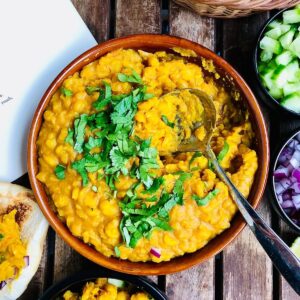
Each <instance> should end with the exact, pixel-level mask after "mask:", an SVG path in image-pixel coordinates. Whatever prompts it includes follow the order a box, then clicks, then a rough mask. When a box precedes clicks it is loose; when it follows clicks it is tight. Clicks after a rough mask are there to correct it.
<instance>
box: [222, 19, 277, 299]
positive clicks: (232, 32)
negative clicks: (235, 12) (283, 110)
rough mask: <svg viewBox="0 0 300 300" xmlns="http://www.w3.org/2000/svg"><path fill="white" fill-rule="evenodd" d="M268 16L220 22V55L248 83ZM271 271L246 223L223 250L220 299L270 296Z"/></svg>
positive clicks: (265, 208) (266, 213)
mask: <svg viewBox="0 0 300 300" xmlns="http://www.w3.org/2000/svg"><path fill="white" fill-rule="evenodd" d="M267 18H268V15H267V14H261V15H255V16H251V17H248V18H244V19H238V20H228V21H227V20H226V21H224V22H223V30H222V37H223V56H224V57H225V59H227V60H229V62H231V63H232V64H233V66H235V67H236V68H237V70H238V71H239V72H240V73H241V74H242V75H243V76H244V78H245V79H246V80H247V82H248V83H252V82H253V73H252V72H251V68H252V66H251V64H250V63H251V60H252V49H253V46H254V44H255V39H256V36H257V34H258V31H259V29H260V28H261V26H262V24H263V23H264V22H265V20H266V19H267ZM250 85H251V84H250ZM265 117H267V114H265ZM266 123H267V124H268V123H269V122H268V121H267V122H266ZM262 202H263V203H262V204H261V205H260V208H259V209H258V212H259V213H260V215H261V216H262V217H263V219H264V220H265V221H266V222H267V223H268V224H270V220H271V213H270V208H269V205H268V203H267V197H266V196H264V197H263V200H262ZM272 271H273V268H272V263H271V261H270V259H269V258H268V257H267V255H266V254H265V252H264V250H263V248H262V247H261V246H260V244H259V243H258V242H257V240H256V238H255V237H254V235H253V234H252V232H251V230H250V229H249V228H248V227H246V228H245V229H244V230H243V232H242V233H241V234H240V235H239V236H238V238H237V239H236V240H235V241H234V242H233V243H232V244H231V245H229V246H228V247H227V248H226V249H225V250H224V252H223V299H226V300H232V299H240V298H243V299H247V300H248V299H249V300H250V299H251V300H252V299H253V300H254V299H255V300H271V299H272V288H273V272H272Z"/></svg>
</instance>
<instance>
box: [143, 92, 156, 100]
mask: <svg viewBox="0 0 300 300" xmlns="http://www.w3.org/2000/svg"><path fill="white" fill-rule="evenodd" d="M153 97H154V95H153V94H149V93H147V94H144V99H143V100H149V99H151V98H153Z"/></svg>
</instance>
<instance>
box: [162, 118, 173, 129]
mask: <svg viewBox="0 0 300 300" xmlns="http://www.w3.org/2000/svg"><path fill="white" fill-rule="evenodd" d="M161 120H162V121H163V122H164V123H165V124H166V125H167V126H169V127H171V128H174V126H175V123H172V122H170V121H169V119H168V118H167V116H165V115H162V116H161Z"/></svg>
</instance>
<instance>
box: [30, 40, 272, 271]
mask: <svg viewBox="0 0 300 300" xmlns="http://www.w3.org/2000/svg"><path fill="white" fill-rule="evenodd" d="M136 43H142V44H143V47H144V48H146V47H150V48H151V47H152V48H155V49H156V50H158V49H170V48H172V47H182V48H187V49H193V50H194V51H195V52H196V53H197V54H198V55H199V56H201V57H204V58H208V59H211V60H213V61H214V64H215V65H217V66H218V67H219V68H222V69H223V70H224V71H226V74H229V75H230V79H231V80H233V81H234V82H235V83H236V85H237V86H238V89H239V91H240V92H241V93H242V94H243V96H244V98H246V99H247V105H248V107H249V110H250V109H251V112H252V115H253V118H254V120H255V121H256V122H257V131H258V135H259V137H258V138H259V139H260V140H259V141H260V143H261V144H259V146H260V149H261V161H262V165H263V166H262V167H261V169H259V170H260V178H258V173H256V179H255V181H256V184H257V188H256V189H255V190H253V188H252V189H251V194H250V197H251V200H252V201H251V205H252V206H253V207H254V208H256V207H257V205H258V204H259V202H260V201H261V199H262V196H263V192H264V189H265V186H266V181H267V175H268V170H269V157H270V155H269V140H268V134H267V130H266V125H265V121H264V118H263V115H262V112H261V110H260V107H259V105H258V102H257V100H256V98H255V96H254V94H253V92H252V91H251V90H250V88H249V86H248V85H247V84H246V82H245V81H244V79H243V78H242V77H241V76H240V75H239V73H238V72H237V71H236V70H235V69H234V68H233V67H232V66H231V65H230V64H229V63H227V62H226V61H225V60H224V59H223V58H221V57H220V56H218V55H217V54H215V53H214V52H212V51H211V50H209V49H207V48H206V47H204V46H202V45H200V44H197V43H195V42H192V41H189V40H187V39H184V38H180V37H175V36H169V35H161V34H137V35H130V36H125V37H121V38H116V39H112V40H108V41H106V42H104V43H101V44H99V45H97V46H95V47H93V48H91V49H89V50H87V51H86V52H84V53H83V54H82V55H80V56H78V57H77V58H75V59H74V60H73V61H72V62H71V63H70V64H69V65H68V66H66V67H65V68H64V69H63V70H62V71H61V73H60V74H59V75H58V76H57V77H56V78H55V79H54V80H53V82H52V83H51V84H50V86H49V87H48V89H47V90H46V92H45V94H44V95H43V97H42V99H41V101H40V102H39V104H38V106H37V108H36V111H35V114H34V117H33V120H32V124H31V128H30V132H29V137H28V152H27V164H28V174H29V179H30V183H31V186H32V190H33V193H34V195H35V197H36V199H37V202H38V204H39V206H40V208H41V210H42V212H43V214H44V215H45V217H46V219H47V220H48V221H49V223H50V225H51V226H52V228H53V229H54V230H55V231H56V233H57V234H58V235H59V236H60V237H61V238H62V239H63V240H64V241H65V242H66V243H67V244H69V245H70V246H71V247H72V248H73V249H74V250H76V251H77V252H79V253H80V254H81V255H83V256H85V257H86V258H88V259H89V260H91V261H93V262H95V263H97V264H99V265H102V266H104V267H106V268H109V269H112V270H116V271H120V272H124V273H128V274H135V275H164V274H171V273H175V272H179V271H183V270H185V269H187V268H190V267H192V266H194V265H196V264H199V263H201V262H204V261H206V260H208V259H209V258H211V257H212V256H214V255H216V254H218V253H219V252H221V251H222V250H223V249H224V248H225V247H226V246H227V245H228V244H229V243H230V242H232V241H233V240H234V239H235V238H236V237H237V235H238V234H239V233H240V232H241V230H242V229H243V228H244V226H245V225H246V223H245V221H244V220H243V219H242V217H241V215H240V214H239V213H237V214H236V216H235V217H234V219H233V220H231V226H230V228H229V229H227V230H231V231H232V232H231V234H230V235H228V234H227V236H224V235H222V234H223V233H224V232H227V230H225V231H224V232H223V233H222V234H220V235H218V236H216V237H215V238H214V239H212V240H211V241H210V242H209V243H208V245H209V244H211V246H210V247H209V248H207V246H205V247H203V248H202V249H199V250H197V251H196V252H193V253H191V254H185V255H183V256H181V257H176V258H173V259H171V260H170V261H166V262H161V263H154V262H131V261H128V260H120V259H118V258H114V257H106V256H104V255H103V254H101V253H100V252H97V251H96V250H95V249H93V248H92V247H90V246H88V245H87V244H85V243H83V241H81V240H79V239H78V238H76V237H75V236H73V235H72V234H71V232H70V231H69V229H68V228H67V227H66V226H65V225H64V224H63V223H62V222H61V221H60V220H59V218H58V217H57V215H56V214H55V213H54V211H53V210H52V209H51V207H50V205H49V203H48V197H47V195H46V192H45V189H44V187H43V185H42V183H41V182H39V181H38V180H37V178H36V176H35V175H36V174H37V170H38V163H37V147H36V140H37V136H38V133H39V130H40V127H41V124H42V118H43V113H44V110H45V108H46V106H47V105H48V102H49V101H50V99H51V96H52V95H53V93H54V92H55V91H56V90H57V88H58V87H59V86H60V85H61V83H62V82H63V80H64V79H65V78H66V77H67V76H68V75H70V74H74V73H75V72H76V68H77V69H78V70H79V69H81V68H82V67H80V68H79V66H80V64H82V66H83V65H87V64H88V63H89V62H91V61H94V60H96V59H98V58H99V57H101V56H103V55H105V54H106V53H107V52H110V51H112V50H114V49H118V48H122V46H123V48H130V47H131V48H134V46H133V44H136ZM124 45H125V46H124ZM129 45H131V46H129ZM135 48H142V46H136V47H135ZM235 219H236V220H235ZM234 220H235V221H234ZM233 221H234V222H235V223H234V225H232V222H233ZM217 239H219V240H218V242H214V241H216V240H217ZM206 248H207V249H208V250H203V249H206ZM210 248H213V249H210Z"/></svg>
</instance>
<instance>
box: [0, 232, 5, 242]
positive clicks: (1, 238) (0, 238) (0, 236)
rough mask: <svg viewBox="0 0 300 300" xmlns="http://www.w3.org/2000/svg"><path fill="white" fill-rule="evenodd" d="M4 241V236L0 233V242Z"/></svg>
mask: <svg viewBox="0 0 300 300" xmlns="http://www.w3.org/2000/svg"><path fill="white" fill-rule="evenodd" d="M3 239H4V234H2V233H0V241H1V240H3Z"/></svg>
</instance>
